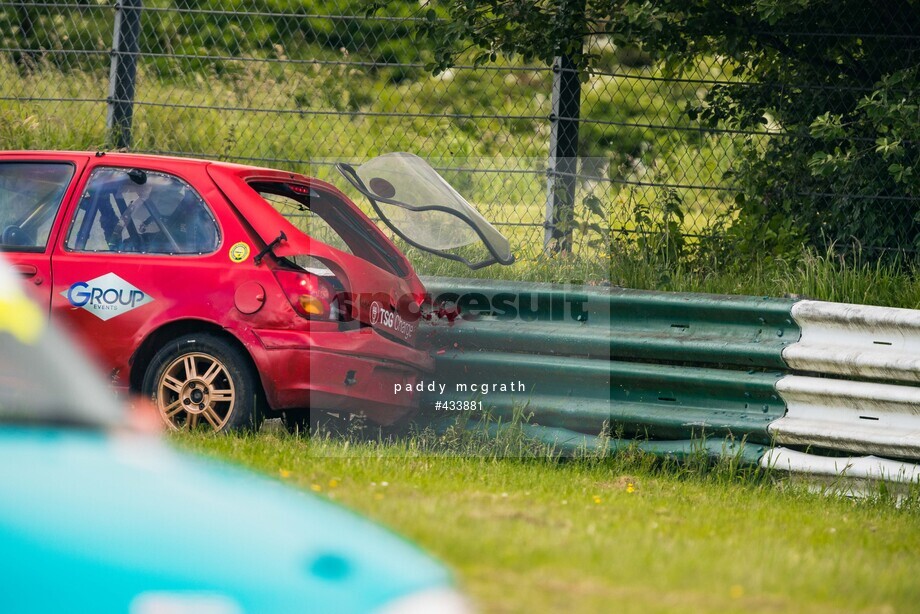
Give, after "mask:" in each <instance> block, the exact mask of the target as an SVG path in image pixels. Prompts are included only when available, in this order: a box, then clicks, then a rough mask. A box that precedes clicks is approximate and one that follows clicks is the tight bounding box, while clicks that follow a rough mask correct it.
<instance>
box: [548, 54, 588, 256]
mask: <svg viewBox="0 0 920 614" xmlns="http://www.w3.org/2000/svg"><path fill="white" fill-rule="evenodd" d="M552 102H553V111H552V114H551V115H550V122H551V124H552V126H551V131H550V141H549V168H548V169H547V179H546V217H545V222H544V224H543V226H544V228H545V229H546V230H545V233H544V239H543V246H544V249H545V250H546V251H548V252H549V251H553V252H567V251H569V249H570V248H571V245H572V225H573V221H574V216H575V184H576V177H575V174H576V173H577V172H578V117H579V113H580V112H581V82H580V81H579V80H578V71H576V70H575V65H574V63H573V62H572V60H571V59H570V58H569V57H568V56H559V57H557V58H556V60H555V62H553V99H552Z"/></svg>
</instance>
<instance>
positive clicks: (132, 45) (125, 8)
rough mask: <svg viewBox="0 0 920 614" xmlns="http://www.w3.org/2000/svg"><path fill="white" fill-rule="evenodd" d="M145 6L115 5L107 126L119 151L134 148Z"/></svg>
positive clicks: (130, 1) (132, 0) (124, 0)
mask: <svg viewBox="0 0 920 614" xmlns="http://www.w3.org/2000/svg"><path fill="white" fill-rule="evenodd" d="M142 4H143V2H142V0H119V1H118V2H117V3H116V4H115V32H114V34H113V37H112V64H111V68H110V70H109V96H108V99H107V101H108V110H107V112H106V118H105V126H106V131H107V134H108V138H109V141H110V144H111V145H112V146H113V147H114V148H116V149H122V148H126V147H130V146H131V122H132V119H133V117H134V88H135V84H136V79H137V56H138V51H139V48H140V35H141V9H142V8H143V6H142Z"/></svg>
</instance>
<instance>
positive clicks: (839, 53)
mask: <svg viewBox="0 0 920 614" xmlns="http://www.w3.org/2000/svg"><path fill="white" fill-rule="evenodd" d="M918 4H920V3H918V2H917V1H916V0H903V1H902V0H883V1H877V2H871V1H870V2H866V1H865V0H859V1H857V0H837V1H830V0H753V1H752V0H696V1H694V0H689V1H688V0H656V1H654V2H652V1H650V0H646V1H643V0H444V1H442V2H441V3H439V6H441V7H443V8H442V10H444V11H445V12H446V18H445V19H437V18H436V17H437V15H436V14H435V13H433V12H431V13H429V15H430V21H429V23H428V25H427V27H426V31H427V35H428V36H429V37H431V38H433V40H434V42H435V44H434V48H435V49H436V50H437V52H436V56H435V61H434V63H433V64H432V65H431V68H432V69H433V70H435V71H437V70H443V69H445V68H447V67H449V66H450V65H451V64H452V63H453V62H455V61H456V59H457V58H458V57H459V55H461V54H463V53H466V52H468V51H469V50H470V49H473V50H474V54H475V58H476V60H477V61H478V62H488V61H490V60H495V59H496V57H497V56H498V55H506V56H518V57H523V58H526V59H530V60H534V59H538V60H542V61H543V62H546V63H550V62H552V59H553V58H554V57H555V56H557V55H561V54H566V55H568V56H569V57H570V58H572V60H573V61H574V62H575V63H576V65H577V66H579V67H580V68H582V69H585V70H586V71H590V69H591V68H592V66H593V65H594V63H595V62H596V60H597V57H596V56H593V55H592V54H591V53H590V46H587V45H585V40H586V37H589V36H604V37H606V38H607V39H608V40H609V41H610V42H612V43H613V44H615V45H617V46H619V47H629V48H636V49H639V50H641V51H643V52H645V53H648V54H650V55H651V56H652V57H653V58H654V59H655V60H656V61H658V62H660V63H661V65H662V66H663V67H664V69H665V71H666V73H667V74H671V75H679V74H681V73H682V72H685V71H687V70H690V69H693V68H694V67H695V66H696V65H697V63H698V62H699V59H700V58H715V61H717V62H720V63H721V64H722V66H723V68H724V70H725V72H726V74H729V75H731V77H730V78H729V79H726V80H725V81H723V82H718V83H714V84H711V85H710V86H709V88H708V92H707V94H706V95H705V97H704V98H703V99H702V100H701V101H700V102H698V103H694V104H688V105H687V107H686V109H684V112H685V113H686V115H687V116H688V118H689V119H691V120H693V121H697V122H700V123H701V124H702V125H703V126H704V127H716V126H718V127H721V128H729V129H732V130H737V131H739V136H738V138H737V141H736V155H737V159H736V160H735V161H734V163H733V169H732V177H731V178H730V179H731V181H732V184H733V185H734V186H736V187H737V188H739V189H740V191H739V192H738V196H737V205H738V208H739V212H740V216H739V220H738V222H737V223H736V224H735V226H734V228H735V232H736V233H738V234H739V236H744V237H746V238H747V240H749V241H750V240H753V239H754V238H755V237H756V240H757V241H759V242H760V244H761V246H762V247H766V248H769V249H771V250H773V251H775V252H788V251H790V250H792V249H793V248H794V247H795V246H796V245H798V244H801V240H800V238H806V239H807V240H808V241H809V242H811V243H812V244H816V245H821V244H827V243H829V242H838V243H847V242H850V241H855V242H857V243H859V244H861V245H863V246H867V247H873V248H896V249H907V250H920V207H918V206H917V205H918V200H917V199H918V197H920V168H917V166H918V155H920V147H918V144H920V104H918V103H920V101H918V96H917V94H918V91H920V6H918ZM747 133H754V134H747Z"/></svg>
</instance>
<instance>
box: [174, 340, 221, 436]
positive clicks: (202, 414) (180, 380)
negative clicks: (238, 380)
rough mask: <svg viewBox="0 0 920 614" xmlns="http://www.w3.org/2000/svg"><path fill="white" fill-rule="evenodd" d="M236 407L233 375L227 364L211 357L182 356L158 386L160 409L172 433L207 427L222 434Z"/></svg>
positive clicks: (204, 355)
mask: <svg viewBox="0 0 920 614" xmlns="http://www.w3.org/2000/svg"><path fill="white" fill-rule="evenodd" d="M235 406H236V391H235V390H234V387H233V380H232V379H231V378H230V373H229V372H228V371H227V367H226V366H225V365H224V363H222V362H221V361H219V360H218V359H216V358H215V357H214V356H211V355H209V354H202V353H200V352H193V353H190V354H184V355H182V356H179V357H178V358H176V359H175V360H173V361H172V362H171V363H169V365H168V366H167V367H166V370H165V371H163V375H162V376H160V381H159V382H157V409H158V410H159V411H160V416H162V417H163V419H164V420H166V423H167V424H168V425H169V427H170V428H172V429H176V430H178V429H182V428H188V429H193V428H195V427H197V426H198V424H199V423H202V424H204V423H207V424H210V425H211V427H213V429H214V430H215V431H219V430H221V429H222V428H223V427H224V426H225V425H226V424H227V421H228V420H229V419H230V416H231V415H233V409H234V407H235Z"/></svg>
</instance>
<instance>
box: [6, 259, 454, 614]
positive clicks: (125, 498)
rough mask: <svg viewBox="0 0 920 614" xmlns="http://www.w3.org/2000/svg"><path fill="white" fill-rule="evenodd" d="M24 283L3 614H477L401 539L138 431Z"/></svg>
mask: <svg viewBox="0 0 920 614" xmlns="http://www.w3.org/2000/svg"><path fill="white" fill-rule="evenodd" d="M0 264H2V263H0ZM16 282H17V280H16V279H15V278H13V277H12V275H11V274H10V271H9V270H7V269H5V268H4V266H0V552H2V553H3V556H2V557H0V578H2V585H3V587H4V590H3V591H2V592H0V612H7V613H8V612H65V611H66V612H74V611H92V612H132V613H142V614H143V613H152V612H169V613H185V612H196V613H198V612H204V613H208V614H210V613H215V614H216V613H225V612H226V613H230V612H233V613H236V612H273V613H274V612H391V613H413V612H467V611H468V606H467V603H466V601H465V600H464V598H463V597H462V596H461V595H460V594H459V593H458V592H457V591H456V589H455V588H454V587H453V584H452V581H451V578H450V575H449V573H448V572H447V571H446V570H445V568H444V567H443V566H441V565H440V564H438V563H436V562H435V561H433V560H432V559H431V558H430V557H428V556H426V555H425V554H423V553H422V552H420V551H419V550H418V549H417V548H415V547H414V546H412V545H411V544H410V543H408V542H406V541H404V540H402V539H400V538H399V537H396V536H394V535H393V534H391V533H389V532H387V531H385V530H383V529H382V528H380V527H378V526H376V525H374V524H372V523H371V522H369V521H367V520H365V519H363V518H361V517H359V516H357V515H355V514H352V513H350V512H348V511H346V510H344V509H341V508H339V507H337V506H335V505H333V504H331V503H329V502H327V501H325V500H323V499H320V498H318V497H316V496H312V495H309V494H306V493H302V492H299V491H296V490H293V489H291V488H288V487H286V486H284V485H283V484H281V483H280V482H277V481H274V480H270V479H267V478H262V477H259V476H256V475H253V474H250V473H248V472H245V471H242V470H240V469H236V468H233V467H230V466H227V465H223V464H220V463H217V462H215V461H208V460H204V459H199V458H196V457H194V456H191V455H189V454H184V453H180V452H178V451H175V450H172V449H171V448H169V447H168V446H167V445H165V444H164V443H162V442H161V441H159V440H158V439H157V438H156V437H155V436H152V435H150V434H146V435H145V434H143V433H141V432H138V431H137V429H132V428H130V426H129V425H128V419H127V418H126V416H127V415H128V413H127V412H126V410H125V409H124V408H123V407H122V406H121V405H120V404H119V403H118V402H117V401H116V399H115V398H114V397H113V396H112V393H111V392H110V389H109V388H107V387H106V386H105V385H104V384H103V383H102V382H101V381H100V380H99V379H97V375H96V374H95V372H94V371H93V369H92V368H91V367H90V366H89V365H88V364H87V361H86V358H85V357H83V356H82V355H81V354H79V353H78V352H77V351H76V350H75V349H74V348H73V347H72V346H71V345H69V344H67V343H66V342H63V341H62V339H61V338H60V335H58V334H56V333H55V331H53V330H49V329H48V325H47V322H46V319H45V317H44V316H45V314H43V313H42V312H41V311H40V310H38V308H37V307H35V305H34V304H33V303H32V302H30V301H29V300H28V298H27V297H26V296H25V294H23V292H22V291H21V290H20V288H19V287H18V284H17V283H16Z"/></svg>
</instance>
